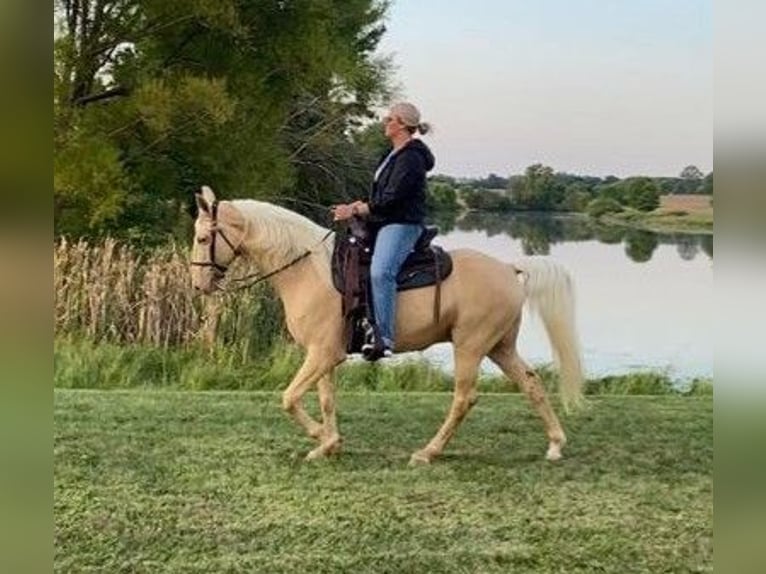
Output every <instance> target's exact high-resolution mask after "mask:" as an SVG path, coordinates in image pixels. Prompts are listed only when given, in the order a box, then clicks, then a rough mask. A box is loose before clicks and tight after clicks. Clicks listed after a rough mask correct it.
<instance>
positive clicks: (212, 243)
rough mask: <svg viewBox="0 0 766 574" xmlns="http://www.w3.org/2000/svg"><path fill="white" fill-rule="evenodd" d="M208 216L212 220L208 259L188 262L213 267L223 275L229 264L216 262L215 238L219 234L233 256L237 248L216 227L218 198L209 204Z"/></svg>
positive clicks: (236, 252) (237, 253)
mask: <svg viewBox="0 0 766 574" xmlns="http://www.w3.org/2000/svg"><path fill="white" fill-rule="evenodd" d="M210 218H211V220H212V223H211V228H212V233H211V234H210V258H209V261H192V262H191V263H190V264H191V265H193V266H195V267H213V268H214V269H215V270H216V271H218V273H219V274H220V275H221V276H223V275H224V273H226V271H228V269H229V266H228V265H221V264H220V263H217V262H216V260H215V240H216V237H217V236H218V235H220V236H221V239H223V240H224V242H225V243H226V245H228V246H229V248H230V249H231V250H232V252H233V253H234V255H235V256H237V255H239V250H238V248H237V247H235V246H234V244H233V243H232V242H231V240H230V239H229V238H228V237H226V234H225V233H224V232H223V230H222V229H220V228H219V227H218V200H215V201H214V202H213V205H211V206H210Z"/></svg>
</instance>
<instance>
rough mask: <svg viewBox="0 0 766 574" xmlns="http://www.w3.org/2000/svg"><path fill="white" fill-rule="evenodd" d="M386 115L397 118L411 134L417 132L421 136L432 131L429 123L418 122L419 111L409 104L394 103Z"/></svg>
mask: <svg viewBox="0 0 766 574" xmlns="http://www.w3.org/2000/svg"><path fill="white" fill-rule="evenodd" d="M388 113H389V114H390V115H391V116H392V117H393V116H396V117H398V118H399V119H400V120H401V121H402V123H403V124H404V125H405V127H406V128H407V129H408V130H409V132H410V133H412V134H414V133H415V132H419V133H421V134H422V135H426V134H427V133H428V132H430V131H431V129H432V126H431V124H430V123H428V122H421V121H420V110H418V109H417V108H416V107H415V106H414V105H413V104H411V103H409V102H397V103H395V104H394V105H392V106H391V107H390V108H389V112H388Z"/></svg>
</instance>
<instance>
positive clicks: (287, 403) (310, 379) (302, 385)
mask: <svg viewBox="0 0 766 574" xmlns="http://www.w3.org/2000/svg"><path fill="white" fill-rule="evenodd" d="M332 368H333V365H332V364H331V363H328V361H327V358H326V356H325V357H323V356H322V353H321V352H312V351H309V353H308V354H307V355H306V359H305V360H304V361H303V365H301V368H300V369H298V372H297V373H296V374H295V377H293V380H292V381H291V382H290V384H289V385H288V387H287V388H286V389H285V391H284V393H282V408H283V409H284V410H285V412H286V413H287V414H289V415H290V416H291V417H292V418H293V419H294V420H295V422H297V423H298V424H299V425H301V426H302V427H303V428H304V429H305V430H306V432H307V433H308V435H309V436H310V437H312V438H315V439H319V440H321V439H322V434H323V430H324V427H323V426H322V425H321V424H319V423H318V422H317V421H315V420H314V419H313V418H311V416H310V415H309V414H308V413H307V412H306V410H305V409H304V408H303V395H305V394H306V391H308V390H309V389H310V388H311V386H312V385H313V384H314V383H315V382H317V380H319V379H320V378H321V377H323V376H326V375H327V373H328V372H330V371H331V370H332Z"/></svg>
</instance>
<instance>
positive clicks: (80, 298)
mask: <svg viewBox="0 0 766 574" xmlns="http://www.w3.org/2000/svg"><path fill="white" fill-rule="evenodd" d="M233 272H234V273H236V272H237V270H236V269H235V270H233ZM54 292H55V296H54V332H55V335H56V336H70V335H73V336H85V337H86V338H87V339H89V340H91V341H95V342H115V343H140V344H149V345H152V346H160V347H165V348H167V347H169V346H177V345H188V344H190V343H193V342H196V341H199V340H200V339H202V340H204V341H206V342H207V343H209V344H212V343H213V342H215V341H219V342H220V341H223V342H232V341H236V342H237V344H240V345H242V346H243V349H244V350H245V351H246V352H248V353H249V352H250V351H252V350H254V349H256V348H257V349H263V348H265V347H267V346H268V343H270V341H271V339H273V337H274V336H275V335H277V334H279V333H280V332H281V316H280V310H279V308H278V306H277V305H275V304H274V302H273V298H272V297H270V295H269V293H268V292H267V289H266V288H263V287H261V288H258V289H253V290H249V291H242V292H239V293H237V294H230V295H224V296H218V297H213V298H203V297H199V296H197V295H196V294H195V293H194V292H193V290H192V289H191V287H190V278H189V268H188V258H187V255H186V252H185V250H184V249H181V248H179V247H177V246H175V245H171V246H168V247H164V248H161V249H156V250H152V251H149V252H147V251H141V250H139V249H136V248H134V247H130V246H128V245H125V244H120V243H118V242H117V241H115V240H113V239H106V240H105V241H103V242H102V243H100V244H98V245H91V244H89V243H87V242H85V241H79V242H77V243H72V242H69V241H67V240H66V239H61V240H60V241H59V242H58V243H57V244H56V245H55V247H54ZM224 298H225V304H222V302H223V301H222V299H224Z"/></svg>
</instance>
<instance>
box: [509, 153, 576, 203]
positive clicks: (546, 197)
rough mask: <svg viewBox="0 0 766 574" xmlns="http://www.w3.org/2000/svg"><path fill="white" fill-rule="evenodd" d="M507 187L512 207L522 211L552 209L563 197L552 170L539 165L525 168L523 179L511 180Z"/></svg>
mask: <svg viewBox="0 0 766 574" xmlns="http://www.w3.org/2000/svg"><path fill="white" fill-rule="evenodd" d="M509 186H510V187H509V191H510V196H511V201H512V203H513V205H514V206H515V207H521V208H523V209H535V210H537V209H539V210H549V209H553V207H554V206H556V205H557V203H558V202H559V201H560V200H561V198H563V195H564V193H563V189H561V187H560V185H559V184H558V182H557V181H556V176H555V174H554V172H553V168H551V167H549V166H546V165H543V164H540V163H537V164H534V165H530V166H529V167H527V169H526V170H525V172H524V177H523V178H511V180H510V181H509Z"/></svg>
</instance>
